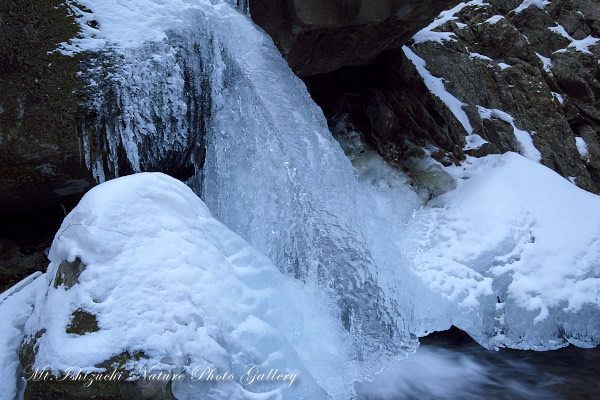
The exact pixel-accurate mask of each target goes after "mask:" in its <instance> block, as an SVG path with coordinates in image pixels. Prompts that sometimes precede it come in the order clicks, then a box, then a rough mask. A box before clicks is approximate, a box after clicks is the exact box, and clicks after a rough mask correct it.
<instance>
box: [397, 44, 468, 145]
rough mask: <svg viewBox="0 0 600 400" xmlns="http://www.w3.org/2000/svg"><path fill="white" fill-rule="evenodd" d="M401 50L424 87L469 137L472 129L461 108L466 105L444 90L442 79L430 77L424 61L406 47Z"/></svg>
mask: <svg viewBox="0 0 600 400" xmlns="http://www.w3.org/2000/svg"><path fill="white" fill-rule="evenodd" d="M402 50H403V51H404V54H406V57H408V59H409V60H410V61H412V63H413V64H414V66H415V67H416V68H417V72H418V73H419V75H421V77H422V78H423V81H424V82H425V85H427V88H428V89H429V91H430V92H431V93H433V94H434V95H436V96H437V97H439V98H440V100H442V102H443V103H444V104H445V105H446V106H447V107H448V108H449V109H450V111H452V113H453V114H454V116H455V117H456V119H457V120H458V121H459V122H460V123H461V124H462V126H463V127H464V128H465V131H467V133H468V134H469V135H470V134H472V133H473V127H472V126H471V122H470V121H469V117H467V114H466V113H465V112H464V110H463V109H462V108H463V107H466V106H467V104H465V103H463V102H462V101H460V100H458V99H457V98H456V97H454V96H453V95H452V94H450V93H449V92H448V91H447V90H446V88H445V87H444V80H443V79H442V78H436V77H434V76H433V75H431V73H430V72H429V71H428V70H427V68H426V67H427V63H426V62H425V60H423V59H422V58H421V57H419V56H418V55H417V54H415V52H413V51H412V50H411V49H410V48H409V47H407V46H404V47H402Z"/></svg>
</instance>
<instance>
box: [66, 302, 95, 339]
mask: <svg viewBox="0 0 600 400" xmlns="http://www.w3.org/2000/svg"><path fill="white" fill-rule="evenodd" d="M99 330H100V328H98V320H97V319H96V316H95V315H94V314H90V313H89V312H87V311H85V310H82V309H81V308H79V309H77V310H75V311H73V317H72V319H71V323H70V324H69V325H68V326H67V333H73V334H75V335H85V334H86V333H92V332H98V331H99Z"/></svg>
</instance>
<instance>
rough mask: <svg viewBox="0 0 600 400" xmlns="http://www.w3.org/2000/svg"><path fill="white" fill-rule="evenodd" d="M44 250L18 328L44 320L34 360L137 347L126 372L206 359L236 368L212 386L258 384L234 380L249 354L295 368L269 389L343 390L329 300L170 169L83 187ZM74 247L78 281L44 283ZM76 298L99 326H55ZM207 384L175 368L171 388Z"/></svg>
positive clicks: (345, 350) (347, 344) (193, 366)
mask: <svg viewBox="0 0 600 400" xmlns="http://www.w3.org/2000/svg"><path fill="white" fill-rule="evenodd" d="M49 258H50V261H51V263H50V265H49V267H48V271H47V273H46V274H45V276H44V277H43V278H38V279H37V280H36V281H35V282H38V281H40V282H41V281H43V282H44V287H40V286H39V285H37V286H38V291H37V296H36V300H35V307H34V311H33V314H32V315H31V316H30V317H29V319H28V321H27V323H26V324H25V334H26V335H29V336H33V335H35V334H36V333H37V332H39V331H40V330H41V329H45V330H46V331H45V333H44V334H43V335H42V336H41V338H40V339H39V340H38V341H37V345H38V346H39V347H38V351H37V355H36V359H35V365H36V366H45V365H50V366H51V367H52V369H53V372H54V374H57V373H59V371H66V370H68V368H76V369H78V368H82V370H83V371H84V372H101V369H98V368H96V367H94V366H95V365H97V364H100V363H101V362H103V361H105V360H108V359H110V358H111V357H113V356H115V355H118V354H121V353H123V352H126V351H127V352H129V353H130V354H134V352H139V351H141V352H143V353H144V357H142V358H141V359H140V360H136V361H134V360H130V362H128V364H127V368H128V369H129V370H130V371H131V372H132V373H133V374H137V375H138V376H143V375H142V374H143V371H144V370H146V371H147V370H150V369H155V370H157V371H165V372H177V373H181V372H183V373H185V374H186V376H188V377H193V376H195V373H194V370H196V371H197V370H199V369H203V368H205V367H207V366H209V367H214V368H216V369H217V370H218V371H220V372H230V373H232V374H234V375H235V376H236V377H238V378H236V382H233V383H224V384H223V385H217V387H216V388H215V389H214V390H215V393H220V396H231V397H230V398H254V397H252V393H253V392H255V391H257V390H258V391H263V390H264V389H265V387H264V386H257V385H244V386H243V388H244V390H243V391H242V390H241V387H242V386H241V385H242V383H240V381H239V378H240V377H242V376H243V374H244V371H246V370H247V369H248V366H252V365H258V366H260V368H261V369H266V370H267V371H268V370H269V369H272V368H273V369H274V368H278V369H279V370H280V371H282V372H283V371H286V373H290V374H292V373H293V374H297V376H298V377H300V378H299V379H298V381H297V382H295V383H294V384H289V382H286V383H284V384H282V383H281V382H280V383H273V384H272V385H271V387H270V390H272V391H273V394H274V395H275V394H277V395H278V396H281V397H278V398H301V397H303V398H327V396H326V392H325V391H324V390H323V387H325V388H327V390H328V392H329V394H330V395H334V396H336V398H344V396H346V395H348V391H349V390H350V388H349V387H348V385H340V383H339V382H336V380H337V381H339V380H342V379H347V380H348V381H350V382H351V381H352V380H353V379H354V378H355V377H354V376H353V375H352V374H351V371H352V369H351V365H350V364H348V363H347V360H349V359H351V358H352V357H351V355H350V354H349V353H350V352H351V351H353V350H352V348H351V346H352V341H351V338H350V335H349V333H348V332H347V331H346V330H344V329H343V327H342V326H341V322H340V320H339V319H338V318H337V317H336V315H335V314H336V313H335V312H334V310H333V309H332V307H331V306H330V304H331V300H329V299H327V298H326V297H325V296H323V295H322V294H319V293H318V291H315V290H311V289H310V288H307V287H304V286H303V285H302V284H300V283H298V282H297V281H294V280H293V279H291V278H284V277H283V275H282V274H281V273H280V272H279V271H278V270H277V268H276V267H275V266H274V265H273V263H272V262H271V261H270V260H269V259H268V258H266V257H265V256H263V255H261V254H260V253H258V252H257V251H255V250H254V249H252V248H251V247H250V246H249V245H248V244H247V243H246V242H245V241H243V240H242V239H241V238H240V237H238V236H237V235H235V234H234V233H232V232H231V231H229V230H228V229H227V228H226V227H225V226H224V225H223V224H221V223H220V222H218V221H216V220H215V219H214V218H213V217H212V216H211V214H210V212H209V211H208V209H207V207H206V206H205V205H204V204H203V202H202V201H201V200H200V199H199V198H198V197H197V196H196V195H195V194H194V193H193V192H192V191H191V189H189V188H188V187H187V186H185V185H184V184H183V183H181V182H179V181H177V180H175V179H173V178H170V177H168V176H166V175H163V174H160V173H141V174H136V175H131V176H127V177H122V178H118V179H115V180H111V181H109V182H106V183H104V184H102V185H99V186H97V187H95V188H93V189H92V190H90V191H89V192H88V193H87V194H86V195H85V196H84V197H83V199H82V200H81V201H80V203H79V204H78V206H77V207H76V208H75V209H74V210H73V211H72V212H71V213H69V215H68V216H67V217H66V218H65V220H64V222H63V224H62V226H61V228H60V229H59V231H58V233H57V235H56V237H55V240H54V242H53V244H52V248H51V250H50V254H49ZM76 258H79V259H80V260H81V261H82V262H83V263H84V264H85V269H84V270H83V272H82V273H81V274H80V275H79V277H78V283H76V284H75V285H73V286H72V287H70V288H67V287H65V286H64V285H59V286H58V287H56V288H55V276H56V275H57V271H58V267H59V265H60V264H61V263H63V262H64V261H69V262H72V261H74V260H75V259H76ZM9 299H10V298H9ZM78 309H82V310H85V311H86V312H88V313H91V314H93V315H95V316H96V319H97V322H98V326H99V328H100V330H99V331H97V332H92V333H86V334H84V335H77V334H69V333H66V330H65V328H66V327H67V326H68V325H69V321H70V319H71V317H72V313H73V312H74V311H75V310H78ZM3 310H4V308H3ZM27 311H28V310H27V309H26V308H24V309H19V312H21V313H24V314H26V312H27ZM20 318H21V319H22V318H23V317H22V316H21V317H20ZM13 319H14V318H13ZM17 343H18V342H17ZM13 347H14V346H13ZM309 366H310V369H312V370H310V369H309V368H308V367H309ZM334 369H335V371H336V372H337V374H336V375H330V374H331V371H332V370H334ZM196 375H197V374H196ZM316 380H318V381H319V383H317V382H316ZM207 386H208V385H206V384H205V385H204V389H203V388H202V384H201V383H198V382H191V380H187V379H186V380H184V381H182V382H179V381H176V382H174V384H173V390H174V393H176V395H177V394H178V393H179V395H181V396H182V397H185V393H193V392H196V393H199V391H200V390H208V389H206V387H207ZM219 391H220V392H219ZM246 392H247V393H246ZM241 393H246V394H244V395H241ZM213 395H214V393H213ZM180 398H181V397H180ZM221 398H222V397H221Z"/></svg>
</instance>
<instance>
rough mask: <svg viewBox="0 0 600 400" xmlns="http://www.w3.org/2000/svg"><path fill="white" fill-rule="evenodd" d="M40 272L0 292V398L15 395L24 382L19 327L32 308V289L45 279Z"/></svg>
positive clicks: (42, 285)
mask: <svg viewBox="0 0 600 400" xmlns="http://www.w3.org/2000/svg"><path fill="white" fill-rule="evenodd" d="M40 275H41V273H40V272H36V273H35V274H33V275H31V276H29V277H27V278H25V279H23V280H22V281H21V282H19V283H17V284H16V285H15V286H13V287H12V288H10V289H8V290H7V291H6V292H4V293H2V294H1V295H0V321H2V323H1V324H0V386H2V391H1V392H0V399H2V400H13V399H15V398H17V393H18V392H20V391H21V390H22V389H23V387H24V385H23V382H22V380H21V379H20V378H21V376H20V371H21V367H20V366H19V358H18V351H19V346H20V345H21V340H22V339H23V328H24V326H25V322H26V321H27V319H28V318H29V315H30V314H31V311H32V310H33V302H34V300H35V296H36V293H37V292H38V291H39V290H44V288H45V284H46V281H45V280H44V279H42V278H40Z"/></svg>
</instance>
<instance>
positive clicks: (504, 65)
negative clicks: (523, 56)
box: [498, 62, 512, 70]
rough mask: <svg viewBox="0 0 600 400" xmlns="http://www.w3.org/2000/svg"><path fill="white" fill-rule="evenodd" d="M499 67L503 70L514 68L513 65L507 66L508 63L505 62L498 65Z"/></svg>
mask: <svg viewBox="0 0 600 400" xmlns="http://www.w3.org/2000/svg"><path fill="white" fill-rule="evenodd" d="M498 66H499V67H500V68H501V69H502V70H505V69H506V68H511V67H512V65H509V64H506V63H503V62H500V63H498Z"/></svg>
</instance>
